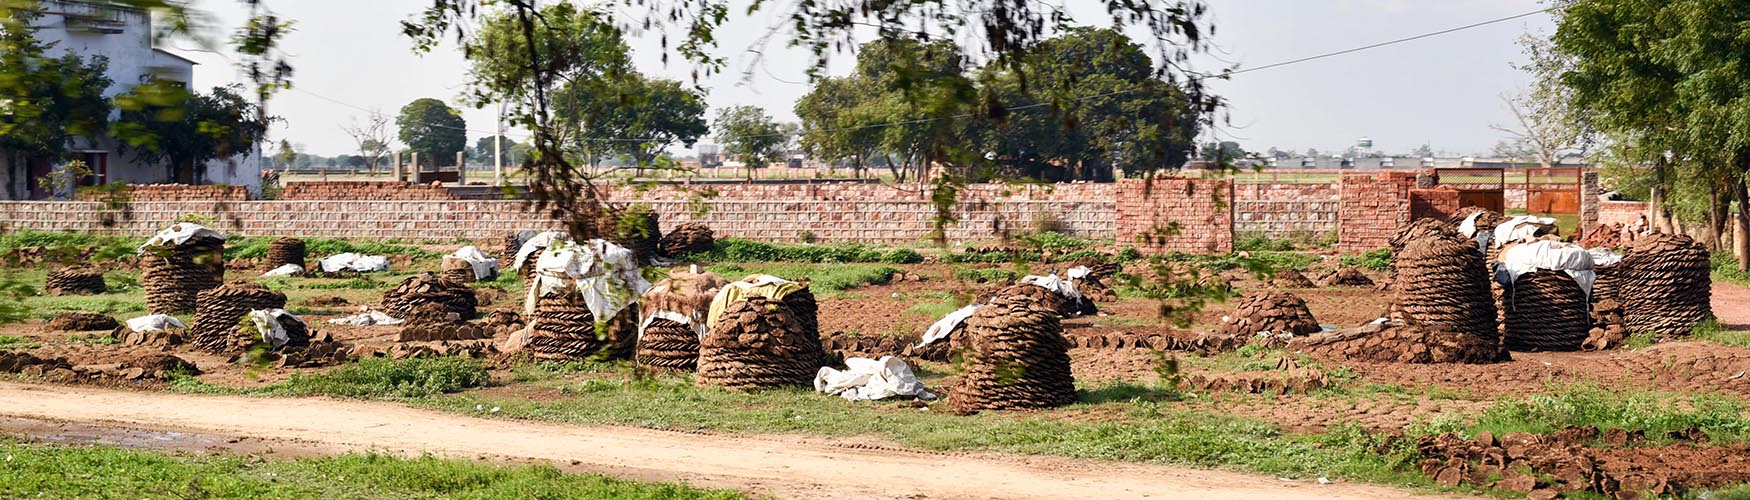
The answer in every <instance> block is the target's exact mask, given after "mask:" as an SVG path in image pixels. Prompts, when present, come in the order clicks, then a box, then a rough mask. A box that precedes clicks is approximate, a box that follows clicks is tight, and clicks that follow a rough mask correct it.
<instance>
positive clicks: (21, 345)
mask: <svg viewBox="0 0 1750 500" xmlns="http://www.w3.org/2000/svg"><path fill="white" fill-rule="evenodd" d="M38 347H42V344H38V343H36V342H31V341H29V340H25V339H24V338H22V337H14V336H11V335H0V350H7V349H36V348H38Z"/></svg>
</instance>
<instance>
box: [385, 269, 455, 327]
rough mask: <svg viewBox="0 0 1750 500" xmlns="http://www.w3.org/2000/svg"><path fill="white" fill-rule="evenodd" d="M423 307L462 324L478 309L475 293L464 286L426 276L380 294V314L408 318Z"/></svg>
mask: <svg viewBox="0 0 1750 500" xmlns="http://www.w3.org/2000/svg"><path fill="white" fill-rule="evenodd" d="M424 304H438V305H441V306H443V308H444V310H446V311H448V312H451V313H455V314H456V315H457V316H458V317H460V319H462V320H464V321H466V320H470V319H474V314H475V307H476V305H477V303H476V302H475V299H474V289H472V288H469V287H468V285H467V284H466V282H462V281H455V280H451V279H445V278H443V277H440V276H438V275H436V274H433V273H429V272H426V273H420V274H416V275H413V276H408V277H407V279H406V280H402V281H401V284H400V285H396V286H395V288H391V289H389V291H386V292H383V310H384V312H387V313H389V315H390V316H395V317H398V318H407V317H411V316H413V315H414V314H416V313H417V312H418V309H419V307H420V306H421V305H424Z"/></svg>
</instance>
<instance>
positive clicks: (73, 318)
mask: <svg viewBox="0 0 1750 500" xmlns="http://www.w3.org/2000/svg"><path fill="white" fill-rule="evenodd" d="M121 326H122V324H121V322H119V321H116V320H115V318H113V317H110V315H108V314H100V313H94V312H87V311H67V312H63V313H60V314H56V315H55V318H54V319H51V320H49V324H48V328H49V329H50V330H54V331H58V332H97V331H105V330H115V329H117V328H121Z"/></svg>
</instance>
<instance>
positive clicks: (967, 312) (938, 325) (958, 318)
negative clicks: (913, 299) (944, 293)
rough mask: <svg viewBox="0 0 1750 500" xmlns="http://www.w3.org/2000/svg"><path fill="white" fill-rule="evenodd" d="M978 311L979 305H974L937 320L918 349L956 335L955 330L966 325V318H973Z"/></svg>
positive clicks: (925, 334)
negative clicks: (973, 314) (953, 334)
mask: <svg viewBox="0 0 1750 500" xmlns="http://www.w3.org/2000/svg"><path fill="white" fill-rule="evenodd" d="M977 310H978V304H973V305H970V306H966V307H962V308H960V309H957V310H955V311H954V312H951V313H948V314H947V315H945V316H942V319H939V320H936V322H935V323H933V324H931V325H930V328H929V329H928V330H924V338H923V341H922V342H918V347H923V346H927V345H930V344H931V343H933V342H935V341H938V340H942V339H945V338H948V335H949V334H952V333H954V330H956V329H958V328H960V324H961V323H965V322H966V318H970V317H972V313H973V312H974V311H977Z"/></svg>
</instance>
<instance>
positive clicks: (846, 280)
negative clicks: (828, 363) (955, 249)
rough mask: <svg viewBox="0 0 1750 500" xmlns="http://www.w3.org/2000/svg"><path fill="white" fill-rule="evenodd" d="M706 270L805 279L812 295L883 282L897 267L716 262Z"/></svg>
mask: <svg viewBox="0 0 1750 500" xmlns="http://www.w3.org/2000/svg"><path fill="white" fill-rule="evenodd" d="M709 269H710V271H711V272H713V273H717V274H720V275H723V276H724V277H726V278H729V279H736V278H738V277H740V276H744V275H748V274H770V275H773V276H777V277H780V278H785V279H791V280H802V279H807V280H809V285H808V289H809V291H811V292H813V293H814V294H815V295H818V296H822V297H830V296H834V295H836V294H838V293H839V292H843V291H845V290H850V289H853V288H857V287H861V286H865V285H884V284H887V283H888V282H889V281H891V280H892V279H893V275H894V274H897V273H899V270H898V269H894V268H891V267H887V266H877V265H870V264H848V265H830V266H829V265H818V264H766V265H743V264H717V265H714V266H711V267H710V268H709Z"/></svg>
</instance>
